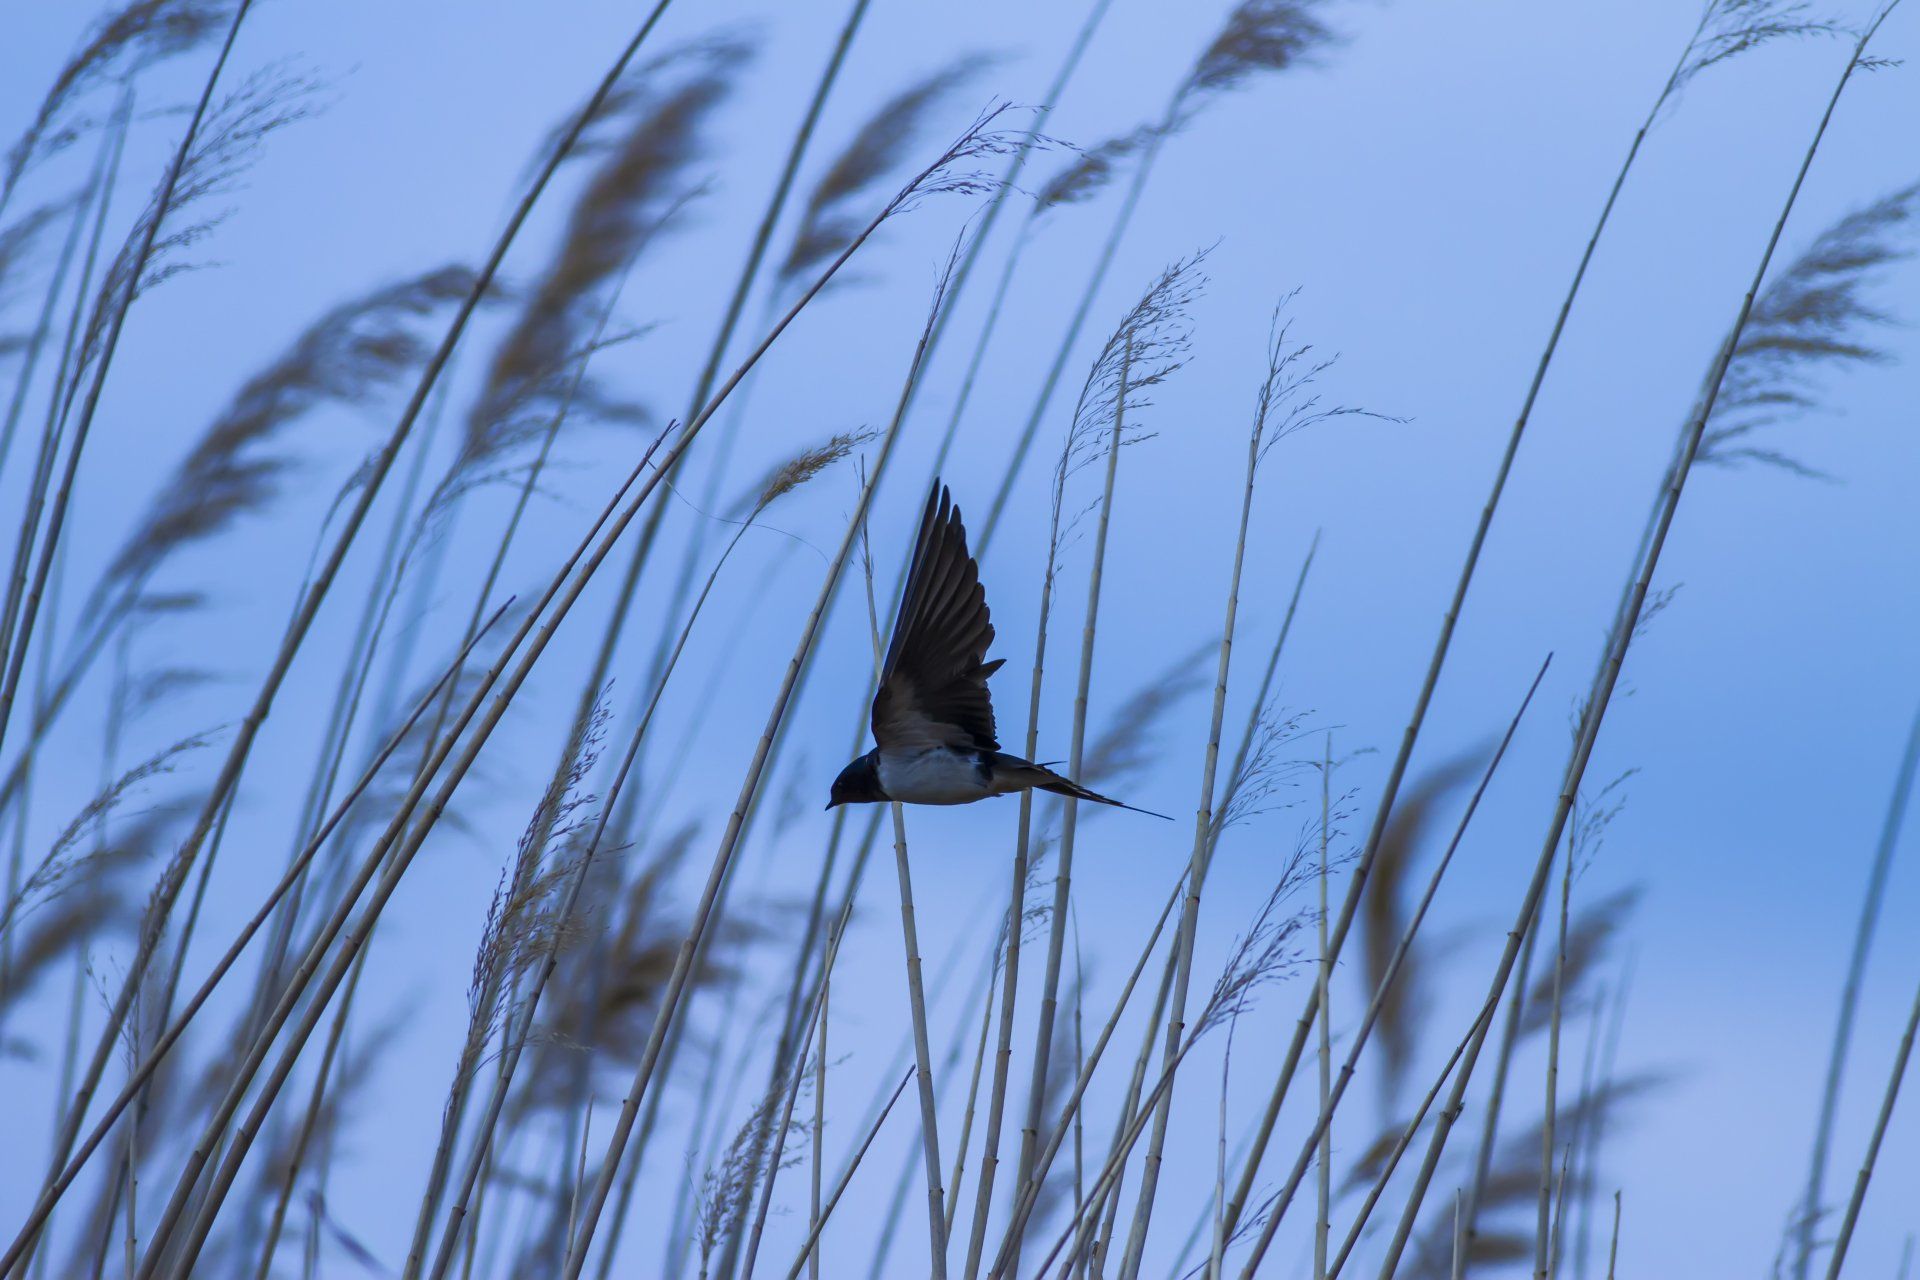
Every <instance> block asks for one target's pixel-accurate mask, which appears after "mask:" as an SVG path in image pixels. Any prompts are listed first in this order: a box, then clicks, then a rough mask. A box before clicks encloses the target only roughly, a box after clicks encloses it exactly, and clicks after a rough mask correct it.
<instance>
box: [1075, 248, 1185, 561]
mask: <svg viewBox="0 0 1920 1280" xmlns="http://www.w3.org/2000/svg"><path fill="white" fill-rule="evenodd" d="M1207 253H1208V250H1205V249H1202V250H1201V251H1200V252H1198V253H1195V254H1193V255H1191V256H1189V257H1186V258H1182V259H1180V260H1179V261H1176V262H1174V263H1172V264H1171V265H1169V266H1168V267H1167V268H1166V269H1165V270H1163V271H1161V273H1160V274H1159V276H1158V277H1156V278H1155V279H1154V282H1153V283H1152V284H1151V285H1149V286H1148V287H1147V291H1146V292H1145V293H1143V294H1142V295H1140V300H1139V301H1138V302H1136V303H1134V304H1133V306H1132V307H1131V308H1130V309H1129V310H1128V311H1127V314H1126V315H1125V316H1124V317H1122V319H1121V321H1120V324H1119V325H1118V326H1117V327H1116V328H1115V329H1114V331H1113V332H1112V333H1111V334H1109V335H1108V336H1107V340H1106V342H1105V343H1104V344H1103V345H1102V346H1101V348H1100V353H1099V354H1098V355H1097V356H1095V357H1094V361H1093V366H1092V367H1091V368H1090V369H1088V371H1087V378H1086V381H1085V382H1084V383H1082V384H1081V387H1080V399H1079V400H1078V402H1077V403H1075V405H1074V409H1073V419H1072V421H1071V423H1070V424H1069V425H1068V428H1067V438H1066V440H1065V441H1064V442H1063V443H1062V445H1061V448H1060V458H1059V461H1058V462H1056V463H1055V464H1054V475H1053V502H1054V525H1055V529H1054V540H1055V543H1056V549H1057V545H1058V544H1059V543H1060V542H1062V541H1064V540H1065V538H1066V537H1067V536H1068V534H1069V533H1070V532H1071V530H1072V527H1073V525H1074V523H1075V518H1074V517H1071V516H1067V515H1065V514H1064V513H1063V512H1062V510H1061V506H1062V504H1063V503H1064V502H1065V500H1066V487H1067V481H1068V480H1070V479H1071V478H1072V477H1073V475H1074V474H1075V473H1076V472H1078V471H1079V470H1080V469H1081V468H1082V467H1085V466H1088V465H1090V464H1091V463H1094V462H1098V461H1099V460H1100V459H1102V458H1104V457H1106V456H1107V452H1108V450H1110V449H1114V448H1120V447H1123V446H1125V445H1129V444H1137V443H1138V442H1140V441H1142V440H1145V439H1147V438H1148V433H1147V432H1145V431H1143V430H1141V427H1140V422H1139V415H1140V413H1141V412H1142V411H1143V410H1145V409H1148V408H1151V407H1152V405H1153V400H1152V392H1153V389H1154V388H1155V387H1158V386H1159V385H1160V384H1161V383H1163V382H1165V381H1167V379H1169V378H1171V377H1172V376H1173V375H1174V374H1176V373H1178V372H1179V371H1180V370H1181V369H1182V368H1183V367H1184V366H1185V365H1186V357H1187V353H1188V351H1189V350H1190V349H1191V347H1192V344H1193V326H1192V321H1191V316H1190V313H1191V311H1192V308H1193V304H1194V301H1195V300H1196V299H1197V298H1198V297H1199V296H1200V294H1201V292H1202V291H1204V290H1205V289H1206V287H1207V277H1206V274H1205V273H1204V272H1203V271H1201V269H1200V268H1201V266H1202V265H1203V264H1204V263H1205V262H1206V258H1207ZM1117 423H1118V424H1123V425H1121V426H1119V427H1116V425H1115V424H1117Z"/></svg>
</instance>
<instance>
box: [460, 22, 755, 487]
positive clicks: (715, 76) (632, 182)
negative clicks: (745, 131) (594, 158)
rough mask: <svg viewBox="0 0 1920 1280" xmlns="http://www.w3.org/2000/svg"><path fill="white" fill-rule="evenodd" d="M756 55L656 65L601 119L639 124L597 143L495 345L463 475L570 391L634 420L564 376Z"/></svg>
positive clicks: (666, 60)
mask: <svg viewBox="0 0 1920 1280" xmlns="http://www.w3.org/2000/svg"><path fill="white" fill-rule="evenodd" d="M751 53H752V49H751V47H750V46H749V45H748V44H746V43H745V42H744V41H741V40H738V39H722V40H707V41H702V42H700V43H698V44H695V45H692V46H690V47H689V48H687V49H684V50H679V51H676V52H674V53H670V54H668V55H665V56H664V57H662V58H657V59H655V60H654V61H653V62H652V63H650V64H649V65H648V66H647V67H645V68H643V69H642V70H643V71H645V72H647V73H648V74H647V75H646V76H644V77H639V76H636V77H635V78H634V80H633V83H634V84H638V83H641V82H642V81H644V82H645V83H646V85H647V86H648V87H647V88H646V89H645V90H644V91H643V90H640V89H637V88H629V90H628V100H626V101H623V102H621V103H620V104H618V106H617V109H611V110H607V111H603V112H602V113H601V116H600V118H599V121H598V128H599V129H600V130H601V131H605V132H607V133H612V132H613V131H614V125H615V122H616V121H617V120H618V119H621V118H626V117H630V118H631V124H629V125H627V127H626V128H625V129H624V131H622V132H620V133H619V134H618V136H617V137H609V138H607V139H605V140H603V141H601V142H599V144H598V149H599V150H601V151H602V152H603V158H602V159H601V160H600V161H599V163H598V165H597V166H596V168H595V169H594V172H593V175H592V176H591V177H590V178H589V179H588V180H587V184H586V187H585V189H584V190H583V191H582V192H581V195H580V197H579V199H578V200H577V201H576V202H575V204H574V207H573V211H572V213H571V214H570V215H569V218H568V223H567V228H566V231H565V232H564V234H563V237H562V239H561V242H560V247H559V249H558V250H557V251H556V253H555V255H554V258H553V261H552V262H551V263H550V264H549V265H548V267H547V269H546V271H545V272H544V273H543V274H542V276H541V278H540V279H539V280H538V281H537V282H536V283H535V284H534V285H533V286H532V287H531V289H530V290H529V291H528V294H527V297H526V300H525V302H524V303H523V304H522V305H521V308H520V311H519V314H518V315H517V316H516V317H515V319H514V322H513V324H512V326H511V327H510V328H509V329H508V331H507V333H506V335H505V336H504V337H503V338H502V339H501V340H500V343H499V345H498V346H497V347H495V348H494V353H493V357H492V360H491V362H490V363H489V366H488V369H487V372H486V378H485V382H484V383H483V385H482V387H481V390H480V392H479V394H478V396H477V398H476V399H475V401H474V404H473V407H472V409H471V410H470V411H469V413H468V415H467V434H466V439H465V440H464V441H463V443H462V445H461V452H460V458H459V460H458V462H457V463H456V464H455V466H456V471H458V472H470V471H471V470H473V469H475V468H477V467H479V466H481V465H483V464H484V463H485V462H486V461H488V460H491V459H495V458H498V457H499V456H500V455H501V454H503V453H505V452H506V451H507V450H508V449H510V448H511V447H512V446H514V445H515V444H517V443H519V442H520V441H522V440H524V439H526V438H528V437H529V435H530V434H531V433H532V432H533V431H535V430H536V429H537V428H538V427H539V426H542V425H544V424H545V422H546V421H547V419H548V418H549V417H551V416H552V414H553V412H554V410H555V408H556V406H557V403H558V401H559V400H560V398H561V397H562V396H563V395H567V396H568V398H569V400H570V402H571V408H572V409H573V411H575V412H579V413H585V414H587V415H588V416H591V417H610V418H614V419H616V420H617V419H622V418H630V417H632V416H633V414H634V412H635V410H634V409H633V407H631V406H626V405H619V404H616V403H615V402H613V401H612V400H611V399H609V398H607V397H606V396H604V395H603V394H600V393H598V392H597V391H596V390H595V389H594V388H592V386H591V385H590V384H585V385H582V386H580V387H578V388H572V389H569V387H568V383H569V381H570V379H569V378H568V377H567V376H566V375H567V374H568V372H569V370H570V368H571V366H572V364H573V362H574V361H575V360H578V359H579V358H580V353H581V351H582V349H583V347H585V346H586V345H587V338H588V334H589V333H590V332H591V331H592V329H593V327H594V323H595V320H596V318H597V317H598V314H599V311H600V309H601V297H602V294H603V293H604V292H605V290H606V289H607V288H608V287H609V286H610V285H611V284H612V283H613V281H614V280H615V279H616V278H617V277H618V276H619V275H620V274H621V272H622V271H623V270H624V269H625V268H626V267H627V265H628V264H629V263H630V262H631V261H632V259H633V257H634V255H635V253H636V252H638V251H639V250H640V248H641V247H642V246H644V245H646V244H647V243H648V242H649V241H650V240H651V239H652V238H653V237H654V236H656V235H658V234H660V233H661V232H662V231H663V230H665V229H666V228H667V227H668V226H669V224H670V223H671V222H672V221H673V220H674V219H675V218H676V217H677V216H678V214H679V213H680V211H681V209H682V208H683V207H684V205H685V204H686V202H687V201H688V200H689V199H690V198H692V197H693V196H694V195H696V194H697V193H698V190H699V184H698V183H697V182H695V181H694V180H693V179H692V178H691V176H690V173H689V171H690V170H691V169H692V168H693V166H694V165H695V164H696V163H698V162H699V161H700V160H701V159H702V158H703V157H704V155H705V154H706V151H705V145H704V142H703V139H702V136H701V135H702V132H703V131H704V129H705V128H706V126H707V122H708V120H709V118H710V117H711V116H712V114H713V113H714V111H715V110H716V109H717V108H718V107H719V106H720V104H721V103H722V102H723V101H724V100H725V99H726V96H727V94H728V93H729V92H730V90H731V89H732V87H733V80H734V78H735V76H736V75H737V74H738V73H739V71H740V69H741V68H742V67H743V66H745V64H746V62H747V60H748V58H749V57H750V56H751ZM683 66H684V68H685V70H684V72H683V75H684V79H683V80H682V81H681V82H680V83H679V84H677V85H675V86H673V87H672V88H671V89H666V90H655V89H653V88H652V84H653V81H654V79H655V78H656V77H658V76H661V75H664V74H666V73H668V72H671V71H674V70H677V69H680V68H682V67H683ZM576 154H577V153H576ZM443 500H444V499H443Z"/></svg>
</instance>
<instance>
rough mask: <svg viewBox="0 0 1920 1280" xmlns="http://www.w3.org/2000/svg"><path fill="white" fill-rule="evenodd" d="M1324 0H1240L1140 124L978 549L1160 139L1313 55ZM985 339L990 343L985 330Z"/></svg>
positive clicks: (1325, 33)
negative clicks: (1113, 207)
mask: <svg viewBox="0 0 1920 1280" xmlns="http://www.w3.org/2000/svg"><path fill="white" fill-rule="evenodd" d="M1322 3H1324V0H1242V2H1241V3H1240V4H1239V5H1237V6H1235V7H1234V9H1233V10H1232V12H1231V13H1229V15H1228V17H1227V21H1226V23H1225V25H1224V26H1223V27H1222V28H1221V30H1220V31H1219V33H1218V34H1217V35H1216V36H1215V37H1214V39H1213V41H1212V42H1211V43H1210V44H1209V45H1208V46H1207V48H1206V49H1205V50H1203V51H1202V53H1201V54H1200V56H1199V58H1198V59H1196V60H1195V62H1194V64H1193V66H1192V67H1191V68H1190V69H1189V70H1188V73H1187V75H1186V76H1185V77H1184V78H1183V79H1182V80H1181V82H1180V87H1179V88H1178V89H1177V90H1176V91H1175V92H1174V94H1173V96H1172V98H1171V99H1170V100H1169V101H1168V103H1167V106H1166V110H1165V111H1164V112H1163V113H1162V115H1161V117H1160V119H1159V121H1158V122H1157V123H1155V124H1152V125H1149V126H1147V127H1146V128H1145V129H1142V130H1139V131H1137V136H1138V137H1139V138H1140V157H1139V161H1138V163H1137V164H1136V165H1135V166H1134V171H1133V181H1132V183H1131V184H1129V186H1128V188H1127V193H1126V196H1125V199H1124V200H1123V201H1122V203H1121V206H1120V211H1119V213H1118V215H1117V216H1116V217H1115V219H1114V223H1113V227H1112V229H1111V230H1110V231H1109V232H1108V233H1107V238H1106V241H1105V243H1103V244H1102V245H1101V247H1100V256H1099V258H1098V260H1097V261H1096V262H1095V264H1094V268H1093V274H1092V275H1091V276H1090V277H1089V278H1088V280H1087V284H1086V287H1085V288H1084V289H1083V290H1082V291H1081V293H1080V297H1079V299H1078V301H1077V302H1076V303H1075V305H1074V312H1073V315H1072V318H1071V319H1069V320H1068V322H1067V326H1066V329H1065V330H1064V332H1063V333H1062V334H1061V338H1060V345H1059V347H1058V348H1057V349H1056V350H1055V352H1054V358H1053V362H1052V364H1051V365H1049V366H1048V368H1047V373H1046V377H1045V378H1044V379H1043V381H1042V382H1041V385H1040V392H1039V394H1038V395H1037V396H1036V397H1035V399H1034V404H1033V408H1032V409H1031V410H1030V411H1029V412H1028V414H1027V421H1026V422H1025V423H1024V424H1023V425H1022V427H1021V430H1020V436H1019V438H1018V440H1017V441H1016V442H1015V444H1014V449H1013V453H1012V455H1011V456H1010V457H1009V459H1008V461H1007V465H1006V468H1005V469H1004V471H1003V472H1002V473H1001V478H1000V485H999V487H998V488H997V489H996V490H995V492H994V495H993V501H992V503H991V504H990V505H989V506H988V508H987V518H986V520H985V521H984V522H983V523H982V524H981V528H980V540H979V548H978V550H979V554H981V555H983V556H984V555H985V554H986V552H987V548H988V547H989V546H990V545H991V544H992V542H993V535H994V532H995V530H996V529H998V528H999V525H1000V514H1001V512H1002V511H1004V510H1005V509H1006V504H1007V499H1008V497H1009V496H1010V495H1011V494H1012V492H1013V486H1014V482H1015V481H1016V480H1017V479H1018V478H1019V474H1020V471H1021V469H1022V467H1023V466H1024V465H1025V463H1026V458H1027V453H1028V450H1029V449H1030V448H1031V447H1032V445H1033V440H1034V436H1035V434H1036V433H1037V432H1038V431H1039V429H1040V423H1041V420H1042V419H1043V418H1044V417H1045V416H1046V412H1047V406H1048V405H1049V404H1051V403H1052V402H1053V394H1054V391H1055V389H1056V388H1057V387H1058V385H1059V381H1060V378H1061V376H1062V374H1064V373H1065V371H1066V367H1067V361H1068V360H1069V359H1070V358H1071V356H1072V353H1073V349H1074V347H1075V345H1076V344H1077V343H1078V342H1079V340H1080V330H1081V328H1082V327H1083V326H1084V325H1085V324H1086V320H1087V316H1088V314H1089V313H1090V312H1091V311H1092V309H1093V303H1094V299H1095V297H1096V296H1097V295H1098V294H1099V292H1100V286H1101V285H1102V284H1103V283H1104V282H1105V281H1106V278H1107V271H1108V270H1109V269H1110V268H1111V267H1112V265H1113V260H1114V256H1115V254H1116V253H1117V252H1118V251H1119V248H1120V242H1121V240H1122V239H1124V238H1125V236H1126V232H1127V227H1128V226H1129V225H1130V224H1131V223H1132V221H1133V215H1134V211H1135V210H1136V209H1137V208H1138V207H1139V204H1140V196H1141V193H1142V192H1144V191H1145V190H1146V184H1147V179H1148V177H1149V176H1150V175H1151V174H1152V171H1153V163H1154V160H1155V159H1156V158H1157V157H1158V155H1159V150H1160V144H1161V143H1162V142H1163V141H1164V140H1165V139H1166V138H1167V137H1168V136H1169V135H1170V134H1172V133H1174V132H1176V131H1177V129H1178V128H1179V127H1180V126H1182V125H1184V124H1187V123H1189V122H1190V121H1191V120H1192V119H1193V118H1194V117H1195V115H1197V114H1198V112H1199V110H1200V108H1201V107H1202V106H1204V105H1205V104H1206V103H1207V102H1209V101H1211V100H1212V99H1213V98H1215V97H1217V96H1218V95H1219V94H1221V93H1223V92H1226V91H1229V90H1231V89H1234V88H1237V87H1238V86H1239V85H1241V84H1243V83H1245V82H1246V80H1248V79H1249V78H1250V77H1251V76H1253V75H1254V74H1255V73H1257V72H1260V71H1282V70H1286V69H1288V68H1290V67H1293V66H1296V65H1300V64H1302V63H1306V62H1309V61H1311V55H1312V54H1313V53H1314V52H1315V51H1316V50H1318V49H1320V48H1322V47H1324V46H1325V45H1327V44H1328V43H1330V42H1331V41H1332V39H1333V35H1332V32H1331V31H1329V30H1328V29H1327V28H1326V27H1325V26H1323V25H1322V24H1321V23H1320V22H1319V21H1318V19H1317V18H1316V17H1315V16H1314V13H1313V11H1314V10H1315V9H1317V8H1319V7H1320V6H1321V4H1322ZM1010 274H1011V267H1009V275H1010ZM982 341H983V343H984V337H983V339H982Z"/></svg>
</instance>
